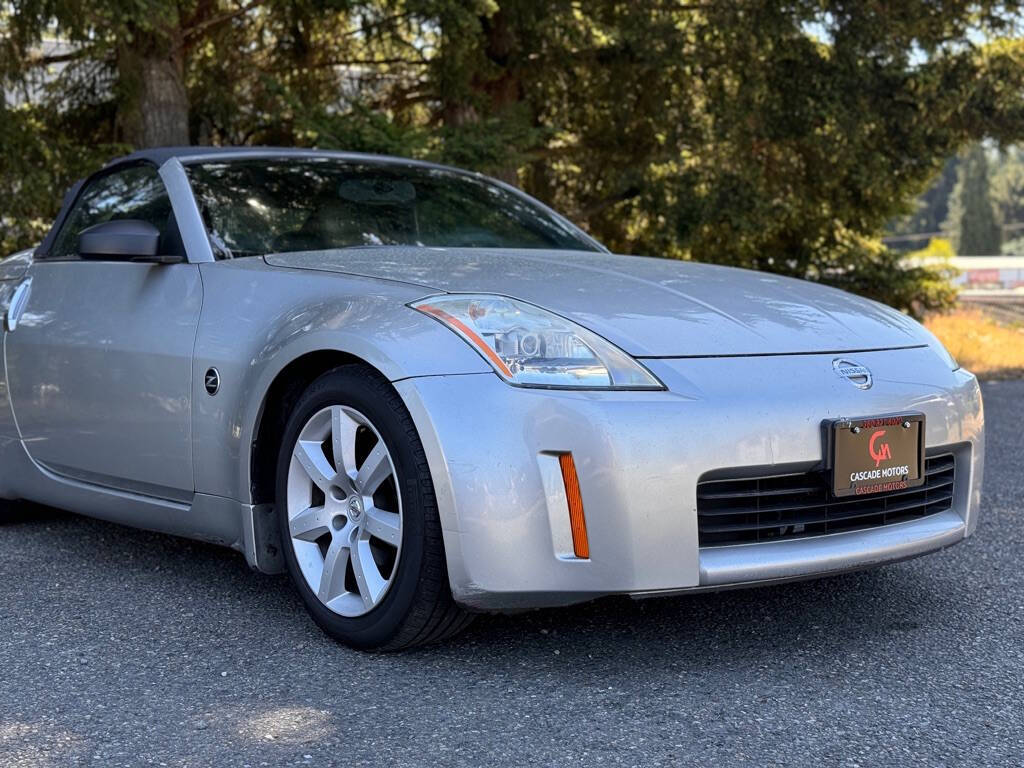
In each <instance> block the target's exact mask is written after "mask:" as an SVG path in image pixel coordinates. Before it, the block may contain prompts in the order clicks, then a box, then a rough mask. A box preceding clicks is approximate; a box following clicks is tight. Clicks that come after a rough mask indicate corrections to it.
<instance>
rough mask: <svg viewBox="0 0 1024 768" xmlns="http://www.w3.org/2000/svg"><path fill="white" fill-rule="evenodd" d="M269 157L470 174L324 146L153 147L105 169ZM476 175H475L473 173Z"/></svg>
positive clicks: (116, 160) (137, 151)
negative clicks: (371, 163)
mask: <svg viewBox="0 0 1024 768" xmlns="http://www.w3.org/2000/svg"><path fill="white" fill-rule="evenodd" d="M247 157H249V158H261V157H263V158H270V157H294V158H333V159H336V160H372V161H375V162H380V163H401V164H403V165H416V166H421V167H425V168H445V169H447V170H455V171H461V172H462V173H472V172H471V171H465V170H461V169H458V168H451V167H449V166H442V165H438V164H436V163H428V162H424V161H422V160H413V159H411V158H408V157H396V156H394V155H373V154H367V153H364V152H339V151H334V150H326V149H296V148H295V147H204V146H187V147H152V148H150V149H140V150H136V151H135V152H132V153H131V154H129V155H124V156H122V157H117V158H114V159H113V160H111V161H110V162H109V163H107V165H106V166H105V167H106V168H110V167H112V166H115V165H121V164H122V163H133V162H139V161H146V162H151V163H153V164H155V165H158V166H160V165H163V164H164V163H166V162H167V161H168V160H171V159H177V160H179V161H181V162H182V163H191V162H198V161H202V160H228V159H232V158H239V159H240V158H247ZM473 175H476V174H473Z"/></svg>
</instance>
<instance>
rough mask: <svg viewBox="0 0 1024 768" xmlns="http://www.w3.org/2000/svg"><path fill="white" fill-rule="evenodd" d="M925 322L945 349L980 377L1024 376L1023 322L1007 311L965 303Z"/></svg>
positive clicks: (1003, 377) (1004, 377)
mask: <svg viewBox="0 0 1024 768" xmlns="http://www.w3.org/2000/svg"><path fill="white" fill-rule="evenodd" d="M925 325H927V326H928V329H929V330H930V331H931V332H932V333H934V334H935V335H936V336H938V337H939V339H940V340H941V341H942V343H943V344H945V345H946V349H948V350H949V351H950V353H951V354H952V355H953V357H955V358H956V359H957V361H959V363H960V364H961V365H962V366H963V367H964V368H966V369H968V370H969V371H971V372H973V373H975V374H976V375H977V376H978V378H981V379H1008V378H1017V377H1024V323H1021V322H1014V321H1012V320H1007V319H1006V318H1005V314H1002V313H1000V314H999V316H996V313H995V312H990V311H986V310H983V309H977V308H972V307H962V308H960V309H958V310H956V311H955V312H951V313H949V314H947V315H934V316H933V317H931V318H929V319H928V320H927V321H926V322H925Z"/></svg>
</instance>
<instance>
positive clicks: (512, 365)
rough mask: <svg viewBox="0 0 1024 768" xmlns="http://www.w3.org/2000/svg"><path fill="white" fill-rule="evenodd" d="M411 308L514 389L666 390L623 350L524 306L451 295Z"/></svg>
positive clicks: (497, 298) (483, 297) (507, 300)
mask: <svg viewBox="0 0 1024 768" xmlns="http://www.w3.org/2000/svg"><path fill="white" fill-rule="evenodd" d="M409 306H410V307H412V308H413V309H416V310H419V311H420V312H423V313H424V314H427V315H430V316H431V317H434V318H436V319H437V320H439V321H441V322H442V323H444V324H445V325H446V326H448V327H449V328H450V329H451V330H453V331H455V333H457V334H458V335H459V336H461V337H462V338H463V339H464V340H465V341H466V342H467V343H468V344H469V345H470V346H472V347H473V348H474V349H476V350H477V351H478V352H479V353H480V354H481V355H483V357H484V359H486V360H487V361H488V362H489V363H490V364H491V365H492V366H493V367H494V370H495V371H496V372H497V373H498V375H499V376H501V377H502V378H503V379H505V381H507V382H509V383H511V384H517V385H520V386H526V387H571V388H576V389H611V388H615V389H664V386H663V385H662V383H661V382H660V381H658V379H657V378H655V377H654V375H653V374H651V372H650V371H648V370H647V369H646V368H644V367H643V366H642V365H640V363H638V362H637V361H636V360H634V359H633V358H632V357H630V356H629V355H627V354H626V353H625V352H623V351H622V350H621V349H619V348H618V347H616V346H614V345H613V344H611V343H610V342H608V341H606V340H604V339H602V338H601V337H600V336H598V335H597V334H595V333H591V332H590V331H588V330H587V329H586V328H582V327H580V326H579V325H577V324H576V323H573V322H571V321H569V320H566V319H565V318H563V317H559V316H558V315H555V314H552V313H551V312H548V311H546V310H543V309H541V308H540V307H535V306H534V305H532V304H527V303H526V302H524V301H519V300H517V299H510V298H507V297H505V296H492V295H469V294H449V295H444V296H432V297H429V298H426V299H421V300H420V301H416V302H413V303H412V304H410V305H409Z"/></svg>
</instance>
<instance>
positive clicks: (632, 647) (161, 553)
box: [0, 504, 962, 674]
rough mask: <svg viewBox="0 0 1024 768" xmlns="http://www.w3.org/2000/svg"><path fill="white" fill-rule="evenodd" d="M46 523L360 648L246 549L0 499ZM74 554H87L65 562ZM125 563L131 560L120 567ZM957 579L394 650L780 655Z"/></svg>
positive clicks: (770, 597)
mask: <svg viewBox="0 0 1024 768" xmlns="http://www.w3.org/2000/svg"><path fill="white" fill-rule="evenodd" d="M40 527H42V528H45V529H47V534H46V535H47V536H48V537H53V536H54V535H56V537H57V538H58V539H60V538H63V537H67V538H68V539H69V540H70V541H73V542H74V544H75V547H74V548H72V549H70V550H69V549H67V548H62V549H61V552H62V554H63V556H64V558H65V562H64V566H65V567H71V568H72V569H73V570H78V571H88V570H89V568H90V566H91V565H96V564H99V563H102V564H103V572H104V574H105V577H107V578H111V579H112V580H114V581H115V582H116V583H119V584H123V585H124V587H125V589H126V590H127V589H129V588H130V586H131V577H132V573H136V572H138V570H139V566H140V564H142V567H143V569H144V570H146V571H148V572H150V573H154V574H161V573H162V574H168V575H170V574H173V578H165V580H164V581H163V582H162V583H160V584H159V585H158V586H157V588H158V589H161V590H163V591H165V592H170V591H173V590H177V589H184V590H188V591H189V592H190V593H191V594H211V595H216V597H213V596H211V600H212V601H213V602H212V603H211V604H209V605H207V606H205V608H206V609H207V610H209V611H212V612H215V611H216V610H217V606H216V601H217V600H219V599H223V600H230V601H231V603H232V607H233V609H235V610H236V611H237V610H238V609H241V610H240V611H239V614H240V615H241V616H243V617H244V619H245V620H246V621H251V622H255V623H258V624H259V625H260V631H259V633H258V634H259V635H260V636H261V637H263V638H267V639H268V640H270V641H271V642H273V641H272V638H273V637H274V635H275V631H278V630H279V631H281V632H283V633H285V634H287V635H290V636H294V635H295V634H296V633H303V634H305V633H308V634H309V635H310V636H311V638H310V639H312V640H313V641H314V643H315V644H323V645H325V646H326V647H327V648H334V649H336V651H337V652H339V653H345V654H348V653H352V651H349V650H348V649H345V648H343V647H342V646H339V645H335V644H333V643H330V641H328V640H327V639H326V638H324V637H322V636H321V634H320V633H319V630H318V629H317V628H316V627H315V626H314V625H313V624H312V622H311V621H310V620H309V619H308V618H307V616H306V613H305V610H304V609H303V607H302V604H301V602H300V601H299V599H298V596H297V595H296V594H295V593H294V591H293V590H292V588H291V585H290V584H289V583H288V580H287V578H286V577H284V576H265V575H261V574H257V573H255V572H253V571H251V570H250V569H249V568H248V567H247V566H246V565H245V562H244V560H243V559H242V557H241V555H239V554H238V553H234V552H231V551H230V550H227V549H225V548H222V547H218V546H214V545H210V544H204V543H202V542H195V541H189V540H186V539H181V538H177V537H172V536H166V535H162V534H156V533H150V532H147V531H140V530H136V529H132V528H126V527H124V526H119V525H115V524H112V523H106V522H102V521H98V520H92V519H89V518H84V517H80V516H77V515H73V514H70V513H65V512H62V511H60V510H55V509H51V508H48V507H42V506H36V505H26V504H13V505H7V506H3V507H0V536H3V535H5V534H4V533H3V531H4V529H6V530H7V532H8V533H7V535H10V533H11V532H13V530H14V529H15V528H18V529H19V530H20V531H22V532H27V533H29V535H31V533H32V531H33V530H34V529H38V528H40ZM76 556H77V557H78V558H79V562H77V563H68V562H67V558H68V557H76ZM119 564H125V565H124V566H119ZM119 567H124V569H125V572H124V573H122V574H119V573H118V572H117V569H118V568H119ZM149 586H150V588H152V585H149ZM951 586H952V585H950V584H949V583H947V582H946V581H945V580H944V579H942V578H941V576H940V575H939V574H936V573H932V572H931V571H930V570H929V569H928V568H926V567H920V566H918V565H917V564H916V563H913V562H912V563H904V564H897V565H892V566H888V567H885V568H881V569H876V570H870V571H864V572H859V573H850V574H841V575H836V576H831V577H826V578H822V579H817V580H812V581H803V582H792V583H784V584H778V585H772V586H762V587H756V588H752V589H741V590H728V591H722V592H714V593H693V594H689V595H678V596H670V597H660V598H653V599H646V600H632V599H629V598H628V597H610V598H604V599H600V600H596V601H592V602H589V603H584V604H581V605H574V606H568V607H562V608H550V609H543V610H538V611H529V612H524V613H519V614H513V615H481V616H479V617H478V618H477V619H476V621H475V622H474V623H473V624H472V625H471V627H470V629H469V630H468V631H467V632H466V633H464V634H463V635H462V636H460V637H458V638H455V639H453V640H449V641H448V642H447V643H445V644H442V645H435V646H432V647H428V648H424V649H418V650H414V651H409V652H406V653H405V654H400V655H398V656H392V657H390V658H403V657H406V658H413V657H419V656H423V655H433V656H436V655H437V654H441V655H449V654H450V655H453V656H462V655H464V654H465V653H467V652H471V653H472V654H473V655H474V656H483V657H492V656H495V655H500V656H502V657H506V658H509V657H511V658H515V657H516V656H520V655H526V656H532V655H535V654H538V653H540V654H551V655H552V656H555V657H557V656H561V655H566V656H569V655H571V656H573V657H575V658H578V659H582V658H586V659H587V662H586V664H584V665H583V666H582V667H576V668H575V669H574V674H585V672H586V669H587V668H593V669H594V670H595V671H597V672H598V673H599V674H600V673H601V671H600V670H601V668H602V667H603V666H605V665H606V663H611V664H617V663H618V660H617V659H612V660H610V661H609V654H608V650H609V648H610V647H612V646H614V647H615V648H616V649H618V652H629V653H631V654H642V655H643V657H644V658H645V659H647V660H648V661H650V662H656V661H657V660H658V659H661V660H663V661H671V662H672V663H675V664H678V663H680V661H681V660H691V661H692V662H693V664H695V665H698V666H700V667H703V668H707V667H708V665H712V664H714V663H715V661H716V660H718V661H721V662H724V663H731V662H732V660H734V659H735V658H736V655H737V654H738V653H739V654H742V655H744V656H747V657H752V658H756V657H758V656H763V657H764V659H765V660H768V659H773V658H777V654H778V652H779V651H780V649H782V648H787V649H790V650H793V649H797V650H798V649H800V648H801V647H802V646H805V645H807V644H808V643H815V644H820V643H821V642H822V641H824V642H826V643H827V644H828V645H829V646H830V647H833V648H835V650H836V652H837V653H840V652H844V651H845V652H851V651H856V650H857V649H870V648H873V647H875V648H877V643H878V642H879V637H881V638H886V637H890V636H892V634H893V633H898V632H901V631H907V630H910V629H916V628H918V626H919V624H920V622H919V620H918V616H919V615H930V616H934V615H936V611H941V610H942V609H943V606H944V605H945V604H947V603H952V602H954V601H955V600H956V598H955V597H954V596H953V594H952V593H953V591H955V590H953V589H951ZM164 597H165V598H168V597H170V595H164ZM247 603H248V605H247ZM961 612H962V611H961ZM233 613H234V611H233Z"/></svg>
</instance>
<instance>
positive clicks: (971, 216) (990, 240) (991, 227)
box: [949, 144, 1002, 256]
mask: <svg viewBox="0 0 1024 768" xmlns="http://www.w3.org/2000/svg"><path fill="white" fill-rule="evenodd" d="M949 218H950V224H951V226H950V229H951V230H952V231H953V232H954V233H955V234H954V245H955V248H956V250H957V252H958V253H961V254H965V255H967V256H990V255H994V254H998V253H999V252H1000V250H1001V246H1002V232H1001V230H1000V227H999V222H998V221H996V213H995V209H994V208H993V205H992V200H991V197H990V193H989V177H988V158H987V157H986V153H985V148H984V147H983V146H982V145H981V144H975V145H974V146H972V147H971V149H970V151H968V153H967V155H966V157H964V159H963V161H962V162H961V163H960V172H959V174H958V178H957V183H956V187H954V189H953V194H952V196H951V199H950V205H949Z"/></svg>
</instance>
